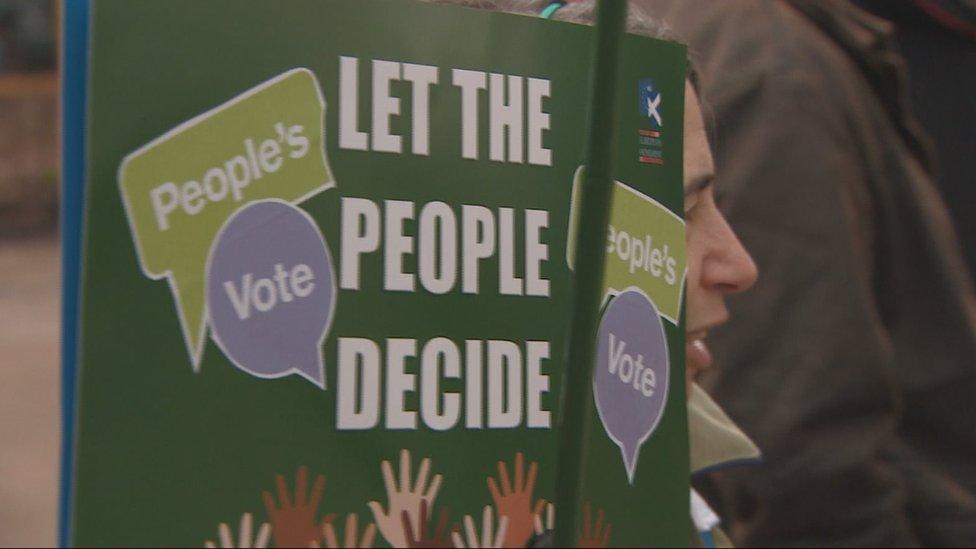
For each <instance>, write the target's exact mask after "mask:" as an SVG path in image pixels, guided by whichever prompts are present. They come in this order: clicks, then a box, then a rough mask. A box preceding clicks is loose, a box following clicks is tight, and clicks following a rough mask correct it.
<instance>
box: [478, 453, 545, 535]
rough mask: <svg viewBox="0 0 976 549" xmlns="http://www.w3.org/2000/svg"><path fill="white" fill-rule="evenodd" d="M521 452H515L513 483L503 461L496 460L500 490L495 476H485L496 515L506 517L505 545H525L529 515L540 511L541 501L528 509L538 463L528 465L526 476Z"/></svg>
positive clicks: (529, 525) (528, 531) (531, 520)
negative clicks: (534, 509) (496, 511)
mask: <svg viewBox="0 0 976 549" xmlns="http://www.w3.org/2000/svg"><path fill="white" fill-rule="evenodd" d="M524 461H525V460H524V457H523V456H522V452H519V453H517V454H515V484H514V485H513V484H512V483H511V482H510V481H509V476H508V469H507V468H506V467H505V463H504V462H501V461H499V462H498V479H499V482H501V490H499V487H498V485H497V484H496V483H495V479H494V478H492V477H488V490H489V491H490V492H491V498H492V500H494V502H495V509H497V510H498V515H499V516H503V517H508V533H507V534H506V535H505V547H525V544H526V543H527V542H528V541H529V538H530V537H532V530H533V528H532V527H533V524H532V523H533V516H534V515H537V514H538V513H539V512H541V510H542V505H543V504H544V501H543V500H539V501H538V502H537V503H536V508H537V509H538V511H536V512H534V513H533V510H532V491H533V490H534V489H535V477H536V473H537V472H538V468H539V466H538V465H539V464H538V463H536V462H534V461H533V462H532V463H531V464H530V465H529V475H528V477H527V478H526V476H525V467H524V465H525V463H524Z"/></svg>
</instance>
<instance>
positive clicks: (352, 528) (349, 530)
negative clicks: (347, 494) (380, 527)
mask: <svg viewBox="0 0 976 549" xmlns="http://www.w3.org/2000/svg"><path fill="white" fill-rule="evenodd" d="M334 519H335V516H334V515H329V516H328V517H326V519H325V524H323V525H322V534H323V536H324V538H325V547H327V548H328V549H340V548H342V549H355V548H357V547H358V548H360V549H366V548H368V547H372V546H373V540H374V539H375V538H376V525H375V524H373V523H372V522H371V523H369V524H368V525H366V530H364V531H363V536H362V537H359V517H358V516H357V515H356V513H349V515H347V516H346V526H345V530H344V532H345V536H343V538H342V545H339V536H338V535H337V534H336V529H335V526H333V522H334ZM316 546H317V544H316Z"/></svg>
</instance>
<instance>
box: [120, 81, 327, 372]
mask: <svg viewBox="0 0 976 549" xmlns="http://www.w3.org/2000/svg"><path fill="white" fill-rule="evenodd" d="M324 126H325V99H324V97H323V96H322V91H321V89H320V88H319V84H318V81H317V80H316V79H315V76H314V75H313V74H312V72H311V71H309V70H308V69H304V68H299V69H292V70H290V71H288V72H285V73H283V74H281V75H279V76H276V77H275V78H272V79H270V80H268V81H266V82H264V83H262V84H260V85H258V86H256V87H254V88H251V89H249V90H247V91H245V92H244V93H242V94H240V95H238V96H237V97H234V98H233V99H231V100H229V101H227V102H226V103H224V104H222V105H220V106H218V107H216V108H214V109H211V110H209V111H207V112H205V113H203V114H200V115H199V116H196V117H195V118H193V119H191V120H188V121H186V122H184V123H183V124H180V125H179V126H177V127H175V128H173V129H172V130H170V131H169V132H167V133H165V134H163V135H162V136H160V137H158V138H156V139H154V140H153V141H151V142H150V143H148V144H146V145H144V146H143V147H141V148H139V149H138V150H136V151H135V152H133V153H131V154H129V155H128V156H126V157H125V159H124V160H123V161H122V164H121V166H120V167H119V187H120V189H121V192H122V199H123V202H124V204H125V210H126V215H127V216H128V218H129V226H130V227H131V229H132V235H133V239H134V240H135V244H136V251H137V253H138V256H139V265H140V266H141V267H142V271H143V272H144V273H145V274H146V276H147V277H149V278H151V279H153V280H159V279H162V278H167V279H169V283H170V289H171V291H172V292H173V298H174V300H175V301H176V310H177V313H178V315H179V320H180V327H181V329H182V331H183V339H184V340H185V342H186V346H187V351H188V352H189V354H190V359H191V361H192V363H193V368H194V370H197V369H199V367H200V360H201V358H202V353H203V341H204V334H205V330H206V310H205V305H204V303H205V302H204V275H205V269H206V266H205V265H206V260H207V253H208V252H209V251H210V245H211V243H212V241H213V239H214V236H215V235H216V234H217V231H218V230H219V229H220V227H221V226H222V225H223V224H224V221H225V220H226V219H227V218H228V217H230V216H231V215H232V214H233V213H234V212H235V211H237V210H238V209H239V208H241V207H242V206H244V205H245V204H247V203H248V202H252V201H255V200H264V199H268V198H278V199H282V200H286V201H289V202H292V203H298V202H302V201H303V200H305V199H307V198H309V197H310V196H312V195H314V194H316V193H319V192H321V191H324V190H326V189H329V188H331V187H333V186H335V181H334V179H333V178H332V173H331V172H330V170H329V165H328V160H327V159H326V156H325V142H324V139H325V132H324Z"/></svg>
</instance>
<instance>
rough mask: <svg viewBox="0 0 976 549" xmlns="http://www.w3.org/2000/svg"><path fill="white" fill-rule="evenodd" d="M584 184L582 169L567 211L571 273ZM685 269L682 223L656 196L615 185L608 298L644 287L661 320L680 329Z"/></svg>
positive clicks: (609, 234) (609, 237)
mask: <svg viewBox="0 0 976 549" xmlns="http://www.w3.org/2000/svg"><path fill="white" fill-rule="evenodd" d="M582 182H583V167H580V168H578V169H577V170H576V174H575V176H574V177H573V197H572V203H571V204H570V211H569V235H568V239H567V244H566V262H567V263H568V264H569V268H570V269H572V268H573V265H574V263H575V261H574V258H573V250H574V248H575V246H576V231H577V226H578V223H579V210H578V209H577V203H578V200H579V193H580V192H581V188H582V187H581V185H582ZM686 271H687V256H686V252H685V222H684V220H683V219H681V217H679V216H677V215H675V214H674V213H673V212H672V211H671V210H669V209H668V208H667V207H665V206H664V205H663V204H661V203H660V202H658V201H656V200H654V199H653V198H651V197H649V196H647V195H645V194H643V193H641V192H640V191H638V190H636V189H634V188H632V187H629V186H627V185H625V184H623V183H621V182H619V181H614V186H613V194H612V197H611V199H610V225H609V226H608V227H607V259H606V264H605V268H604V271H603V294H604V296H606V295H607V294H618V293H620V292H622V291H623V290H625V289H627V288H630V287H637V288H640V289H641V290H643V291H644V292H645V293H646V294H647V295H648V296H650V298H651V299H652V300H653V301H654V304H655V305H656V306H657V308H658V312H659V313H660V314H661V316H662V317H663V318H665V319H666V320H668V321H669V322H671V323H672V324H674V325H677V324H678V316H679V315H680V313H681V298H682V295H683V293H684V287H685V274H686Z"/></svg>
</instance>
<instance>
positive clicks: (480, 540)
mask: <svg viewBox="0 0 976 549" xmlns="http://www.w3.org/2000/svg"><path fill="white" fill-rule="evenodd" d="M492 515H493V513H492V509H491V505H485V509H484V511H483V512H482V513H481V536H480V537H479V536H478V532H477V530H476V529H475V526H474V519H473V518H471V515H465V516H464V533H465V536H466V540H465V539H463V538H462V537H461V533H460V532H452V533H451V541H453V542H454V547H458V548H460V549H466V548H474V547H479V548H481V547H495V548H498V547H502V544H503V543H504V542H505V534H506V533H507V532H508V517H501V519H499V521H498V530H497V531H494V535H493V529H492V522H493V521H492Z"/></svg>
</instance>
